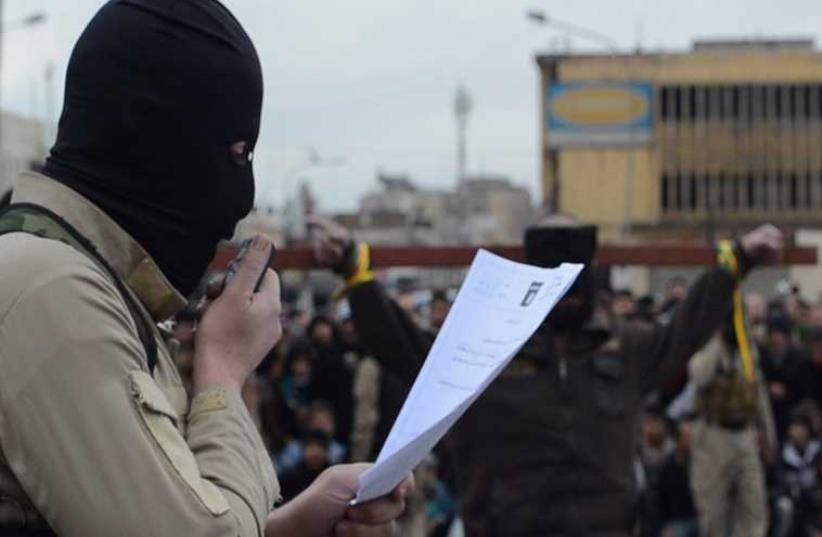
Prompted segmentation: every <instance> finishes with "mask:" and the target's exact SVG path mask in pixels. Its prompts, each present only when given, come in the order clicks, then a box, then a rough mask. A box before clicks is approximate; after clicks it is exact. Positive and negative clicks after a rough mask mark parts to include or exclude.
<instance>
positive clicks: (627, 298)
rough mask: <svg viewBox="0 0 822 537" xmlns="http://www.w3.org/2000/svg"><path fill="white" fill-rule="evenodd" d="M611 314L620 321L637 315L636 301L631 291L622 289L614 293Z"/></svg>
mask: <svg viewBox="0 0 822 537" xmlns="http://www.w3.org/2000/svg"><path fill="white" fill-rule="evenodd" d="M611 315H612V316H613V317H614V318H615V319H617V320H620V321H624V320H628V319H631V318H633V317H634V315H636V301H634V295H633V293H631V291H628V290H620V291H617V292H615V293H614V297H613V299H612V300H611Z"/></svg>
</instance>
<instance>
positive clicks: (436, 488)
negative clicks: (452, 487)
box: [417, 454, 457, 537]
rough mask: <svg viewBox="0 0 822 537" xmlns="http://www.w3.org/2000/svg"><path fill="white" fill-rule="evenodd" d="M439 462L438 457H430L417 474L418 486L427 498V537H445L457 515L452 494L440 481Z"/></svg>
mask: <svg viewBox="0 0 822 537" xmlns="http://www.w3.org/2000/svg"><path fill="white" fill-rule="evenodd" d="M438 469H439V461H438V459H437V457H436V455H433V454H432V455H429V456H428V457H427V458H426V459H425V461H423V463H422V464H421V465H420V469H419V471H418V473H417V476H418V485H419V487H420V490H422V493H423V496H424V498H425V514H426V521H427V527H426V536H427V537H445V536H446V535H448V532H449V530H450V529H451V524H452V523H453V522H454V518H455V517H456V514H457V508H456V505H455V503H454V499H453V498H452V496H451V492H450V491H449V490H448V487H447V486H446V484H445V483H443V481H442V480H441V479H440V477H439V473H438Z"/></svg>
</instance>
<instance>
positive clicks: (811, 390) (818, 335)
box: [792, 327, 822, 409]
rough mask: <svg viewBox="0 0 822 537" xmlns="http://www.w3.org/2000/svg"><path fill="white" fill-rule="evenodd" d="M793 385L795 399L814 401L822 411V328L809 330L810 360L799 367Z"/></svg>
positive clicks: (804, 361)
mask: <svg viewBox="0 0 822 537" xmlns="http://www.w3.org/2000/svg"><path fill="white" fill-rule="evenodd" d="M792 385H793V388H794V390H795V393H794V399H796V400H798V401H813V402H814V403H816V406H817V408H820V409H822V327H814V328H812V329H810V330H809V332H808V359H806V360H803V361H802V362H801V363H800V364H799V365H798V366H797V369H796V375H795V377H794V381H793V382H792Z"/></svg>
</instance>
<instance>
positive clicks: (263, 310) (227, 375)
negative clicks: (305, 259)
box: [193, 236, 282, 391]
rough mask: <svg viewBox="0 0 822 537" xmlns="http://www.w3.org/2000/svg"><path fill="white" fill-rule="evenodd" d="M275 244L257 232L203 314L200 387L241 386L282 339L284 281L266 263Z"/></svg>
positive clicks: (197, 366)
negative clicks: (281, 285) (230, 278)
mask: <svg viewBox="0 0 822 537" xmlns="http://www.w3.org/2000/svg"><path fill="white" fill-rule="evenodd" d="M271 248H272V245H271V243H270V242H269V241H268V240H267V239H265V238H263V237H260V236H258V237H256V238H255V239H254V242H253V243H252V245H251V248H249V249H248V251H247V253H246V255H245V258H244V259H243V262H242V264H241V265H240V268H239V269H238V270H237V274H236V275H235V276H234V278H233V279H232V280H231V281H230V282H229V283H228V285H227V286H226V288H225V290H224V291H223V292H222V294H221V295H220V296H219V297H218V298H217V299H216V300H215V301H214V302H213V303H212V304H211V305H210V306H208V308H207V309H206V311H205V313H204V314H203V318H202V321H201V322H200V326H199V328H198V329H197V335H196V338H195V347H194V373H193V380H194V389H195V391H198V390H199V389H202V388H205V387H206V386H211V385H220V386H226V387H229V388H236V389H238V390H239V389H241V388H242V386H243V384H244V383H245V381H246V379H247V378H248V376H249V375H250V374H251V373H252V372H253V371H254V369H255V368H256V367H257V366H258V365H259V364H260V362H261V361H262V360H263V358H265V356H266V354H268V352H269V351H270V350H271V349H272V348H273V347H274V345H275V344H276V343H277V341H278V340H279V339H280V335H281V334H282V327H281V326H280V309H281V306H280V280H279V278H278V277H277V274H276V273H275V272H274V271H273V270H271V269H267V268H266V262H267V261H268V258H269V252H270V251H271ZM263 271H265V274H266V275H265V278H264V279H263V282H262V285H261V286H260V290H259V291H258V292H256V293H255V292H254V286H255V285H256V284H257V280H258V279H259V277H260V274H262V273H263Z"/></svg>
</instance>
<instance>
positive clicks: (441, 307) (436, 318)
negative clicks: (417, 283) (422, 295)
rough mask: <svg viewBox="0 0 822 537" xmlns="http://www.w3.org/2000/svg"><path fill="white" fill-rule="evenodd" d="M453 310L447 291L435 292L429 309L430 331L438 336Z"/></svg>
mask: <svg viewBox="0 0 822 537" xmlns="http://www.w3.org/2000/svg"><path fill="white" fill-rule="evenodd" d="M450 310H451V301H450V300H448V294H447V293H446V292H445V291H442V290H437V291H434V293H433V295H432V296H431V304H430V306H429V309H428V330H429V331H431V333H432V334H434V335H436V334H438V333H439V331H440V329H441V328H442V325H443V323H445V318H446V317H448V312H449V311H450Z"/></svg>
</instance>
